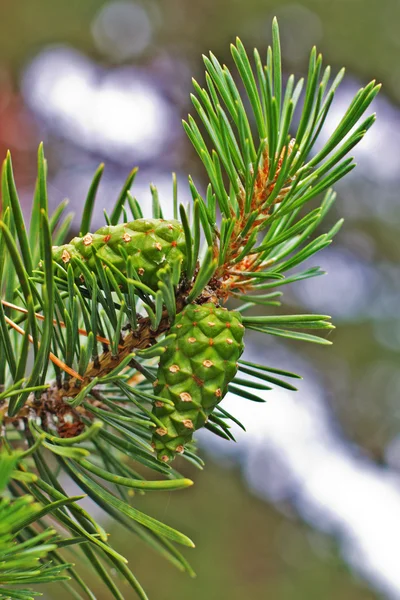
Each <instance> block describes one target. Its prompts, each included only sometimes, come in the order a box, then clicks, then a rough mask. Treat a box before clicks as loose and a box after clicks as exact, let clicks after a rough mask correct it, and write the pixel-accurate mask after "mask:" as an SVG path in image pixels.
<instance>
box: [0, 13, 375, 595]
mask: <svg viewBox="0 0 400 600" xmlns="http://www.w3.org/2000/svg"><path fill="white" fill-rule="evenodd" d="M231 50H232V56H233V60H234V62H235V65H236V68H237V72H238V73H237V75H238V77H237V76H235V77H234V76H233V75H232V74H231V73H230V71H229V70H228V69H227V67H225V66H222V65H221V64H220V63H219V62H218V60H217V59H216V57H215V56H213V55H212V54H211V55H210V57H209V58H207V57H205V59H204V61H205V66H206V88H201V87H200V86H199V84H197V83H196V82H194V87H195V92H196V95H194V96H192V100H193V105H194V107H195V110H196V113H197V115H198V119H199V124H197V122H196V120H195V119H194V118H193V117H189V118H188V121H187V123H184V127H185V130H186V132H187V134H188V136H189V139H190V141H191V142H192V143H193V145H194V148H195V149H196V151H197V152H198V154H199V156H200V159H201V160H202V162H203V164H204V166H205V169H206V173H207V176H208V179H209V185H208V187H207V191H206V194H205V197H203V196H202V195H201V194H200V193H199V191H198V189H197V187H196V185H195V184H194V182H193V180H192V179H191V178H189V187H190V190H191V193H192V196H193V210H190V211H188V210H186V209H185V208H184V207H183V206H181V205H179V201H178V189H177V184H176V177H175V176H173V185H172V197H173V213H174V219H173V220H165V219H164V218H163V214H162V210H161V205H160V200H159V196H158V191H157V189H156V188H155V187H154V186H151V194H152V199H153V215H152V218H150V219H145V218H144V217H143V214H142V210H141V207H140V203H139V202H138V201H137V200H136V199H135V198H134V197H133V196H132V195H131V193H130V189H131V186H132V184H133V181H134V179H135V175H136V172H137V169H133V170H132V171H131V172H130V174H129V175H128V177H127V179H126V181H125V183H124V185H123V188H122V190H121V191H120V193H119V195H118V197H117V199H116V201H115V204H114V206H113V207H112V209H111V210H110V216H109V217H108V216H107V214H105V226H104V227H102V228H100V229H99V230H98V231H96V232H93V233H92V232H91V226H90V224H91V216H92V213H93V209H94V204H95V200H96V193H97V190H98V187H99V185H100V183H101V177H102V173H103V168H104V165H100V166H99V168H98V169H97V171H96V173H95V175H94V178H93V181H92V183H91V185H90V187H89V190H88V193H87V197H86V201H85V204H84V209H83V214H82V218H81V223H80V228H79V236H78V237H75V238H73V239H72V240H69V239H66V238H67V232H68V230H69V227H70V223H71V216H70V215H68V214H66V213H65V210H66V206H67V203H62V204H61V205H60V206H59V207H58V208H57V209H56V210H55V212H54V213H53V214H49V211H48V195H47V184H46V177H47V166H46V160H45V158H44V153H43V147H42V146H40V147H39V152H38V176H37V182H36V186H35V193H34V198H33V202H32V213H31V217H30V226H29V227H27V225H26V224H25V222H24V218H23V214H22V210H21V204H20V201H19V198H18V192H17V187H16V184H15V181H14V175H13V169H12V163H11V157H10V155H9V154H8V155H7V158H6V160H5V162H4V164H3V169H2V179H1V193H2V204H1V213H0V297H1V298H0V299H1V302H0V423H1V444H2V447H3V451H2V452H1V454H0V483H2V486H3V487H4V486H5V485H6V484H7V482H8V492H7V495H4V494H3V499H2V500H1V501H0V512H1V511H2V510H3V511H5V512H4V515H5V516H4V518H3V517H2V520H1V522H2V524H3V522H4V523H6V524H7V523H9V522H11V523H17V522H18V523H19V524H20V526H21V527H23V529H22V532H21V533H20V534H19V538H18V539H17V541H16V542H14V541H13V540H14V538H13V530H12V528H11V529H4V530H3V531H5V533H4V536H5V537H4V540H3V538H2V537H1V536H2V535H3V534H2V531H0V561H1V560H2V559H1V553H2V552H3V553H4V552H5V556H6V558H7V560H8V557H11V556H12V557H14V558H12V559H11V567H10V570H9V575H7V576H6V577H5V578H3V579H2V577H3V576H2V575H1V573H0V597H4V598H6V597H7V598H8V597H12V598H30V597H32V594H31V592H28V591H25V590H22V591H21V589H20V588H18V590H17V591H13V592H11V591H10V590H9V589H8V587H7V586H8V585H9V584H11V583H23V584H25V583H27V584H28V583H30V581H31V578H32V577H33V574H35V577H37V579H36V580H35V583H36V582H45V581H50V580H55V579H58V580H60V579H62V578H64V577H65V574H64V571H65V573H68V576H69V577H70V578H71V583H68V586H70V587H69V588H68V589H69V590H70V593H71V595H73V597H77V598H81V597H82V595H81V594H84V595H85V597H89V598H94V594H93V592H91V590H90V589H89V588H88V587H87V585H86V583H85V582H84V581H83V580H82V579H81V577H80V575H79V572H78V570H75V568H74V567H73V566H72V565H71V563H70V561H69V560H67V559H66V558H65V556H64V555H65V554H66V553H69V552H71V550H72V551H73V556H74V558H78V561H79V562H80V561H81V560H82V559H83V560H84V561H85V562H86V564H88V565H90V566H91V567H92V568H93V569H94V571H95V572H96V574H97V576H98V577H100V579H101V580H102V581H103V583H104V585H105V586H106V587H107V588H108V589H109V590H110V592H111V594H112V595H113V597H114V598H117V599H121V598H123V597H124V596H123V595H122V592H121V591H120V589H119V586H118V585H117V583H116V582H115V581H114V578H113V577H111V575H110V572H109V567H110V566H111V567H112V568H113V569H116V571H117V572H118V573H119V575H120V576H121V578H123V579H125V580H126V582H127V583H128V584H129V585H130V587H131V589H132V590H134V593H135V594H136V595H137V596H138V597H140V598H142V599H144V598H146V594H145V592H144V590H143V589H142V587H141V586H140V584H139V582H138V581H137V580H136V578H135V576H134V575H133V573H132V572H131V571H130V570H129V568H128V567H127V565H126V559H125V558H124V557H123V556H122V555H120V554H119V553H118V552H116V551H115V550H114V548H113V547H112V544H111V542H110V540H109V538H108V535H107V533H106V532H105V531H104V529H103V527H102V526H101V525H100V524H99V523H98V522H97V521H96V520H95V519H94V518H93V517H92V515H90V514H89V513H88V512H87V511H86V510H85V509H84V508H83V507H81V506H80V504H79V499H80V498H81V496H78V497H74V498H69V496H68V494H67V493H66V488H67V485H68V482H70V481H73V482H74V483H75V484H76V485H77V486H78V487H79V489H80V490H82V493H83V495H87V496H88V497H90V498H91V500H92V501H94V502H95V503H96V504H97V505H98V506H99V507H100V508H101V509H103V510H104V511H105V512H106V513H107V514H108V515H109V516H110V517H111V518H112V519H113V520H115V521H117V522H119V523H121V524H122V525H123V526H124V527H125V528H127V529H128V530H129V531H130V532H132V534H135V535H137V536H139V537H140V538H141V539H142V540H143V541H145V542H146V543H148V544H149V545H150V546H151V547H152V548H153V549H154V550H156V551H157V552H159V553H160V554H161V555H163V556H164V557H165V558H167V559H168V560H169V561H170V562H171V563H172V564H174V565H175V566H176V567H177V568H179V569H181V570H183V571H186V572H188V573H189V574H190V575H193V571H192V570H191V568H190V566H189V565H188V563H187V561H186V559H185V557H184V556H183V555H182V554H181V553H180V551H179V550H178V548H177V544H179V545H182V546H185V547H192V546H193V542H192V541H191V540H190V539H189V538H188V537H187V536H186V535H185V534H183V533H180V532H179V531H177V530H175V529H172V528H171V527H169V526H168V525H167V524H164V523H162V522H160V521H158V520H156V519H154V518H153V517H151V516H149V515H146V514H144V513H142V512H141V511H138V510H137V509H136V507H135V506H134V502H135V497H134V496H133V497H132V494H133V492H134V491H135V492H136V493H140V494H142V493H149V492H153V491H165V490H180V489H183V488H186V487H189V486H190V485H192V481H191V480H189V479H187V478H186V477H184V476H182V475H181V474H180V473H179V471H178V470H176V469H175V467H174V466H172V464H171V463H172V461H173V460H174V459H175V457H176V456H177V455H179V456H181V457H182V459H183V460H184V461H187V462H189V463H191V464H193V465H195V466H196V467H197V468H200V469H201V468H203V464H204V463H203V461H202V460H201V458H200V457H199V456H198V455H197V453H196V447H195V442H194V439H195V437H194V436H195V433H196V431H197V430H198V429H199V428H201V427H204V428H207V429H208V430H209V431H210V432H211V433H213V434H215V435H217V436H219V437H221V438H223V439H225V440H232V439H234V436H233V433H232V430H231V425H232V423H234V424H235V425H238V426H240V427H242V428H243V426H242V425H241V423H240V422H239V421H238V420H237V419H236V418H235V416H234V415H231V414H230V413H229V411H228V410H227V409H226V408H225V405H224V407H222V406H221V404H220V402H221V400H222V399H223V398H224V397H225V395H226V394H227V393H228V392H230V393H232V394H235V395H237V396H240V397H241V398H243V400H244V401H256V402H260V401H261V402H262V401H264V392H267V391H271V390H274V389H275V388H276V387H283V388H285V389H288V390H295V387H294V386H293V384H292V383H291V382H290V381H287V379H289V380H290V379H293V378H296V377H297V376H296V375H294V374H292V373H289V372H286V371H282V370H281V369H279V367H268V366H265V365H263V364H256V363H252V362H249V361H247V360H242V359H241V355H242V352H243V349H244V344H245V333H246V331H247V330H248V329H250V330H253V331H256V332H258V333H259V334H261V335H272V336H274V337H279V338H284V339H294V340H298V341H307V342H313V343H319V344H323V345H326V344H330V340H328V339H327V337H326V334H327V333H328V334H329V333H330V332H331V330H332V328H333V326H332V324H331V323H330V320H329V317H327V316H326V315H303V314H301V315H280V314H273V315H272V314H269V312H268V310H269V307H270V306H272V307H279V305H280V298H281V296H282V291H281V288H282V286H285V285H288V284H291V283H295V282H301V281H302V280H304V279H307V278H310V277H316V276H319V275H320V274H321V273H322V271H321V270H320V269H319V267H312V268H306V269H305V270H297V269H298V267H299V266H300V265H301V264H302V263H303V262H304V261H305V260H307V259H309V258H310V257H312V256H314V254H316V253H317V252H319V251H320V250H322V249H324V248H325V247H327V246H328V245H329V244H330V243H331V242H332V239H333V237H334V236H335V235H336V233H337V232H338V230H339V228H340V226H341V224H342V222H341V221H339V222H338V223H337V224H336V225H334V226H333V227H332V229H331V230H330V231H328V232H327V233H322V234H320V233H317V231H318V230H319V227H320V224H321V222H322V220H323V219H324V218H325V216H326V214H327V212H328V211H329V209H330V207H331V206H332V204H333V202H334V200H335V193H334V192H333V190H332V189H331V187H332V185H334V184H335V183H336V181H338V180H339V179H340V178H342V177H344V176H345V175H346V174H347V173H348V172H349V171H350V170H351V169H352V168H353V167H354V163H353V160H352V159H351V158H347V157H346V155H347V154H348V152H350V150H351V149H352V148H353V147H354V146H355V145H356V144H357V143H358V142H359V141H360V140H361V139H362V137H363V136H364V134H365V133H366V131H367V130H368V129H369V127H370V126H371V125H372V123H373V121H374V116H371V117H367V118H366V119H364V120H363V121H362V118H363V114H364V112H365V111H366V110H367V108H368V107H369V105H370V103H371V101H372V100H373V98H374V97H375V95H376V93H377V92H378V90H379V86H376V85H375V84H374V82H371V83H370V84H369V85H367V86H366V87H365V88H363V89H362V90H360V91H359V92H358V93H357V94H356V96H355V98H354V99H353V101H352V102H351V104H350V106H349V108H348V110H347V111H346V112H345V114H344V115H343V118H342V119H341V121H340V123H339V125H338V126H337V128H336V130H335V131H334V132H333V134H332V135H331V136H330V137H329V138H328V141H327V142H326V143H325V144H324V145H323V146H322V147H320V148H319V149H318V150H317V151H316V150H315V147H316V142H317V140H318V136H319V135H320V132H321V130H322V128H323V126H324V123H325V121H326V118H327V115H328V112H329V109H330V107H331V104H332V102H333V100H334V94H335V91H336V89H337V87H338V85H339V84H340V81H341V80H342V78H343V71H340V72H339V74H338V75H337V76H336V77H335V78H334V79H333V81H331V79H330V68H329V67H327V68H326V69H325V70H324V71H323V70H322V58H321V56H319V55H317V53H316V50H315V49H314V50H313V51H312V52H311V56H310V63H309V72H308V77H307V80H306V81H305V82H303V80H300V81H299V82H297V83H296V82H295V80H294V77H293V76H290V77H289V78H288V80H287V82H286V85H285V86H284V85H283V76H282V70H281V52H280V45H279V31H278V26H277V23H276V21H274V23H273V43H272V48H269V50H268V53H267V61H266V64H265V65H264V64H263V63H262V60H261V57H260V55H259V53H258V52H257V50H255V51H254V57H253V63H251V61H250V59H249V58H248V55H247V53H246V51H245V49H244V47H243V45H242V43H241V42H240V40H237V41H236V44H235V45H233V46H232V48H231ZM235 80H237V81H238V84H236V82H235ZM303 87H304V97H303V99H301V93H302V89H303ZM296 106H297V107H298V109H299V113H300V117H299V119H298V121H297V122H295V121H294V115H295V114H296V113H295V108H296ZM248 107H249V108H248ZM360 121H361V122H360ZM321 194H322V195H323V196H322V201H321V203H320V205H319V206H318V207H317V208H313V209H312V210H307V208H308V202H309V201H310V200H312V199H315V198H316V197H318V196H320V195H321ZM121 219H123V222H121ZM275 288H276V289H275ZM282 289H284V288H282ZM231 297H232V298H234V299H235V300H236V301H239V304H240V305H239V307H238V309H237V310H235V311H234V310H227V308H226V307H225V306H223V305H224V303H225V302H226V301H227V300H228V299H229V298H231ZM228 306H229V305H228ZM258 308H260V309H261V310H259V311H258ZM250 309H252V310H251V312H249V311H250ZM257 311H258V312H257ZM316 330H318V332H317V333H318V334H319V335H315V333H316ZM260 392H262V395H261V394H260ZM21 448H22V449H23V450H21ZM183 460H181V461H180V462H178V466H180V467H181V466H183V468H184V465H185V463H184V462H183ZM53 464H56V465H57V469H58V470H57V474H55V473H54V470H53V466H50V465H53ZM173 464H175V463H173ZM16 465H18V466H16ZM49 527H50V529H49ZM0 529H1V526H0ZM48 532H50V533H48ZM15 539H16V538H15ZM2 544H3V545H2ZM10 544H11V545H10ZM12 544H14V545H12ZM24 544H25V545H24ZM28 546H29V548H30V549H31V550H32V552H31V555H30V559H29V560H33V561H35V564H34V566H33V563H32V562H29V561H28V562H26V561H25V554H24V552H25V550H24V549H25V548H26V547H28ZM14 551H15V552H14ZM13 552H14V554H13ZM47 555H48V557H49V558H51V561H52V562H51V563H49V562H46V561H47V559H46V556H47ZM13 561H14V562H13ZM6 573H7V571H6ZM7 577H8V579H7ZM129 593H130V592H128V594H129ZM1 594H3V596H1ZM129 597H130V596H129Z"/></svg>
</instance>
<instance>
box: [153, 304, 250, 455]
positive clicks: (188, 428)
mask: <svg viewBox="0 0 400 600" xmlns="http://www.w3.org/2000/svg"><path fill="white" fill-rule="evenodd" d="M241 321H242V319H241V315H240V313H238V312H235V311H228V310H227V309H225V308H219V307H216V306H215V305H214V304H212V303H207V304H203V305H196V304H190V305H188V306H186V307H185V309H184V310H183V311H182V312H181V313H179V314H178V315H177V317H176V321H175V324H174V325H173V327H172V328H171V330H170V333H174V334H176V343H175V344H172V345H171V346H169V347H168V348H167V349H166V351H165V352H164V354H163V355H162V356H161V359H160V364H159V367H158V373H157V375H158V379H157V381H156V382H155V390H154V391H155V395H156V396H157V397H158V400H156V401H155V403H154V408H153V413H154V415H155V416H156V417H157V418H158V420H159V421H160V422H161V424H162V425H160V426H159V427H158V428H157V429H156V431H155V433H154V435H153V447H154V448H155V450H156V451H157V456H158V458H159V459H160V460H162V461H163V462H168V461H170V460H172V459H173V458H174V457H175V455H176V453H182V452H183V451H184V449H185V445H186V444H187V443H188V442H189V441H190V440H191V439H192V435H193V432H194V431H196V430H197V429H200V428H201V427H203V426H204V425H205V423H206V422H207V419H208V417H209V415H210V414H211V413H212V411H213V410H214V408H215V407H216V405H217V404H218V403H219V402H220V401H221V400H222V398H223V397H224V396H225V394H226V392H227V390H228V384H229V383H230V381H232V379H233V378H234V377H235V375H236V372H237V361H238V359H239V358H240V356H241V354H242V352H243V348H244V345H243V334H244V327H243V325H242V322H241ZM163 398H166V399H167V400H170V401H172V403H173V404H167V403H165V402H163Z"/></svg>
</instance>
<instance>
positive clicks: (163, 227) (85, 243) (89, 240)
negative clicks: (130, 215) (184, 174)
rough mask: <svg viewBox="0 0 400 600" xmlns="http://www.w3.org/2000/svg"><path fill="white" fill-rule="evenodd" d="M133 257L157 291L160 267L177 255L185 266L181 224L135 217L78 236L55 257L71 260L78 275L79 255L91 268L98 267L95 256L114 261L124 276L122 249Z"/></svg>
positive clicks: (140, 272) (143, 278)
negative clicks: (76, 260) (131, 219)
mask: <svg viewBox="0 0 400 600" xmlns="http://www.w3.org/2000/svg"><path fill="white" fill-rule="evenodd" d="M121 248H123V249H124V250H125V252H126V253H127V254H128V256H132V257H133V266H134V268H135V269H136V271H137V273H138V275H139V277H140V280H141V281H142V282H143V283H144V284H146V285H148V286H149V287H150V288H151V289H152V290H157V289H158V287H157V284H158V281H159V280H158V275H157V273H158V270H159V269H160V268H162V267H163V266H164V265H165V264H167V263H168V262H172V261H173V260H174V259H176V258H178V259H179V260H181V261H182V269H183V270H184V268H185V260H186V256H185V252H186V245H185V235H184V233H183V228H182V225H181V223H179V222H178V221H174V220H170V221H165V220H164V219H136V221H132V222H130V223H123V224H121V225H113V226H112V225H109V226H106V227H102V228H101V229H99V230H98V231H96V232H95V233H88V234H86V235H85V236H83V237H75V238H74V239H73V240H71V242H70V243H69V244H65V245H64V246H55V247H54V248H53V258H54V260H55V262H56V263H58V264H60V265H62V266H64V267H66V266H67V265H68V263H71V265H72V267H73V268H74V272H75V274H76V277H77V278H79V276H80V275H81V271H80V269H79V267H78V265H77V264H76V263H75V262H74V258H80V259H81V260H82V261H83V262H85V264H86V265H87V266H88V268H89V269H90V270H95V261H94V257H93V255H94V254H96V256H97V257H98V258H99V260H100V261H101V260H102V258H105V259H107V260H108V261H110V262H112V264H113V265H114V266H115V267H117V268H118V269H119V270H120V271H121V272H122V273H123V274H124V275H126V264H125V258H124V254H123V251H121Z"/></svg>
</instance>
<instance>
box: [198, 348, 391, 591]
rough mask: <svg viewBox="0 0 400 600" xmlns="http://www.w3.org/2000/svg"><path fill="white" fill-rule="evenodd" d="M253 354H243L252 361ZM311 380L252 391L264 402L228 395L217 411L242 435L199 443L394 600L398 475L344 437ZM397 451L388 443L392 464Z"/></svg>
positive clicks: (210, 437)
mask: <svg viewBox="0 0 400 600" xmlns="http://www.w3.org/2000/svg"><path fill="white" fill-rule="evenodd" d="M259 350H260V349H259ZM261 354H262V352H258V353H257V355H253V356H252V350H251V349H250V352H249V355H250V359H253V360H258V361H260V360H261V358H260V356H261ZM307 370H308V369H307ZM317 381H318V378H317V376H316V374H315V373H311V372H310V371H309V370H308V373H307V375H306V376H305V381H303V382H300V385H299V391H298V392H290V391H286V390H280V389H276V390H274V391H271V392H260V393H259V396H260V397H263V398H265V400H267V404H258V403H253V402H250V401H247V400H244V399H242V398H238V397H237V396H232V395H228V396H227V397H226V399H225V400H224V401H223V406H224V407H225V408H226V410H228V411H229V412H231V413H232V414H233V415H234V416H235V417H236V418H238V419H239V420H240V421H241V422H242V423H243V424H244V425H245V427H246V430H247V431H246V432H243V431H242V430H241V429H239V428H238V427H237V426H233V428H232V432H233V433H234V435H235V438H236V440H237V444H233V443H232V442H226V441H224V440H221V439H220V438H217V436H214V435H210V434H208V432H205V433H204V435H203V436H201V439H203V440H204V446H207V450H208V451H209V452H211V453H212V454H214V456H215V457H216V458H219V459H221V458H224V457H225V458H232V459H233V460H235V462H236V461H237V462H239V464H240V465H241V467H242V470H243V474H244V476H245V478H246V480H247V482H248V484H249V487H250V489H252V491H253V492H254V493H256V494H257V495H258V496H260V497H261V498H264V499H268V500H269V501H270V502H272V503H274V504H276V506H277V508H278V509H279V510H281V509H283V510H285V508H284V507H285V505H286V506H288V505H290V506H291V507H292V508H293V509H294V510H295V511H296V512H297V513H298V514H299V515H300V516H301V517H302V518H303V519H304V520H305V521H306V522H307V523H309V524H310V525H311V526H312V527H316V528H318V529H319V530H321V531H323V532H324V533H327V534H330V535H332V536H334V537H335V538H336V540H337V541H338V543H339V546H340V547H341V550H342V555H343V557H344V559H345V560H346V561H347V562H348V563H349V564H350V565H351V566H352V567H353V568H354V569H355V570H356V571H357V572H358V573H359V574H360V575H361V576H362V577H364V578H365V579H366V580H367V581H368V582H369V583H370V584H371V585H372V586H373V587H375V589H377V590H379V592H381V593H382V594H384V597H385V598H388V599H390V600H398V599H400V570H399V566H398V557H399V555H400V476H399V475H398V474H395V473H394V472H391V471H390V469H387V468H383V467H379V466H377V465H375V464H374V463H373V462H372V461H370V460H369V459H367V458H366V457H364V456H362V455H360V452H359V451H358V449H357V448H356V447H355V446H354V445H352V444H351V443H350V442H349V440H346V439H344V437H343V435H342V434H341V432H340V430H339V428H338V426H337V423H336V422H335V420H334V418H333V415H332V414H331V413H330V412H329V410H328V408H327V406H326V404H325V401H324V398H323V389H322V386H319V385H318V384H317ZM205 439H206V442H207V443H206V444H205ZM396 449H397V454H396ZM399 452H400V448H399V443H397V446H395V444H394V445H393V456H397V460H399V459H398V454H399ZM393 460H394V459H393Z"/></svg>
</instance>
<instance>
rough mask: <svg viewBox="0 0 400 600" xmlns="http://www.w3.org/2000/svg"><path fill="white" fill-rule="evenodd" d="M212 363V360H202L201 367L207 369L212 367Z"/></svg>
mask: <svg viewBox="0 0 400 600" xmlns="http://www.w3.org/2000/svg"><path fill="white" fill-rule="evenodd" d="M213 366H214V363H213V361H212V360H203V367H206V368H207V369H209V368H210V367H213Z"/></svg>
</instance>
